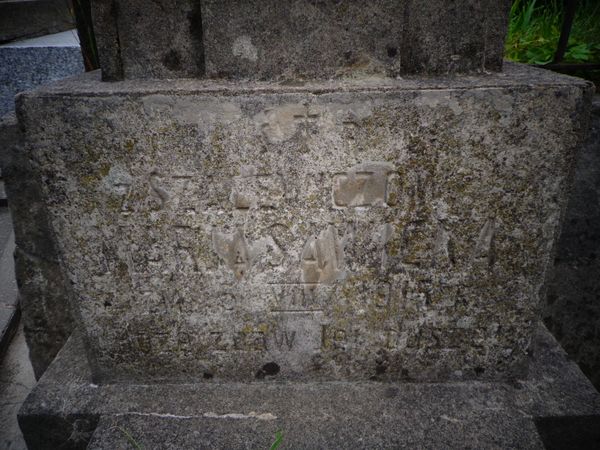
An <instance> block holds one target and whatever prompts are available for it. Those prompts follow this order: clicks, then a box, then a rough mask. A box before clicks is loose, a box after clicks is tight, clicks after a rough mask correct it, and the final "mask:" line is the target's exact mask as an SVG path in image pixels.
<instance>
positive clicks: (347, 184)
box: [333, 162, 394, 208]
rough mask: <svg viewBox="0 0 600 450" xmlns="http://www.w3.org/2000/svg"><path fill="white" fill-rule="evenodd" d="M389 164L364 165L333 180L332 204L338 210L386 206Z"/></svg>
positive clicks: (390, 169)
mask: <svg viewBox="0 0 600 450" xmlns="http://www.w3.org/2000/svg"><path fill="white" fill-rule="evenodd" d="M393 169H394V167H393V165H392V164H389V163H380V162H375V163H365V164H360V165H358V166H355V167H353V168H352V169H350V170H349V171H348V172H346V173H340V174H336V175H335V176H334V178H333V203H334V205H335V206H337V207H339V208H348V207H361V206H362V207H365V206H376V205H384V204H386V202H387V200H388V198H387V186H388V176H389V175H390V174H391V172H392V171H393Z"/></svg>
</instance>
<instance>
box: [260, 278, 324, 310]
mask: <svg viewBox="0 0 600 450" xmlns="http://www.w3.org/2000/svg"><path fill="white" fill-rule="evenodd" d="M334 290H335V288H334V286H327V285H318V284H314V283H298V284H294V283H291V284H272V285H271V292H272V294H273V296H272V298H273V300H274V304H273V305H272V306H271V311H272V312H309V311H310V312H317V311H321V310H322V309H323V307H324V306H325V305H327V304H328V303H329V302H331V300H332V298H333V293H334Z"/></svg>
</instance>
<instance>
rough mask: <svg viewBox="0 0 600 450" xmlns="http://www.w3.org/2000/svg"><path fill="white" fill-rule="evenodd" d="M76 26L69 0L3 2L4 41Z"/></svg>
mask: <svg viewBox="0 0 600 450" xmlns="http://www.w3.org/2000/svg"><path fill="white" fill-rule="evenodd" d="M74 27H75V20H74V19H73V16H72V15H71V13H70V1H69V0H2V1H1V2H0V43H2V42H8V41H12V40H15V39H23V38H30V37H34V36H42V35H44V34H50V33H58V32H59V31H63V30H69V29H71V28H74ZM0 66H2V63H0ZM0 84H1V83H0Z"/></svg>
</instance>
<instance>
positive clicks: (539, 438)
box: [19, 326, 600, 450]
mask: <svg viewBox="0 0 600 450" xmlns="http://www.w3.org/2000/svg"><path fill="white" fill-rule="evenodd" d="M529 367H530V369H529V375H528V376H527V377H526V378H525V379H523V380H518V381H516V382H514V383H490V382H478V381H472V382H453V383H381V382H356V383H346V382H330V383H289V382H288V383H275V382H270V381H263V382H253V383H216V382H212V381H209V380H207V381H206V382H205V383H197V384H180V385H166V384H163V385H134V384H118V385H101V386H98V385H95V384H93V383H92V382H91V371H90V368H89V367H88V364H87V361H86V358H85V356H84V350H83V345H82V342H81V340H80V339H79V338H78V337H73V338H71V340H70V341H69V342H68V344H67V345H66V346H65V348H64V349H63V350H62V351H61V353H59V355H58V357H57V358H56V360H55V361H54V362H53V364H52V365H51V366H50V368H49V369H48V371H47V372H46V374H45V375H44V376H43V378H42V379H41V380H40V382H39V383H38V385H37V387H36V388H35V389H34V390H33V391H32V393H31V394H30V396H29V397H28V399H27V400H26V401H25V403H24V405H23V407H22V409H21V411H20V413H19V424H20V426H21V430H22V431H23V435H24V437H25V440H26V441H27V445H28V447H29V449H30V450H33V449H49V448H86V446H87V445H88V444H89V447H87V448H92V449H113V448H126V447H127V445H128V444H129V445H133V446H134V447H135V446H136V445H138V446H141V447H142V448H230V449H231V448H268V447H269V445H270V444H271V443H272V442H273V441H274V440H275V435H276V432H277V431H278V430H281V431H282V432H283V435H284V437H283V443H284V447H285V448H313V449H314V448H400V447H407V448H459V447H460V448H540V449H542V448H544V446H545V445H546V446H550V447H548V448H554V447H555V446H556V445H558V444H560V445H562V446H563V447H562V448H574V445H575V446H576V445H580V446H582V445H583V446H586V447H577V448H592V447H593V444H594V443H597V442H596V441H595V440H594V439H597V437H598V436H594V435H593V433H594V429H596V430H597V429H598V426H597V425H598V423H599V422H600V395H599V394H598V392H597V391H596V390H595V389H594V388H593V386H592V385H591V384H590V382H589V381H588V380H587V379H586V378H585V377H584V376H583V374H582V373H581V371H580V370H579V368H578V367H577V366H576V365H575V364H574V363H573V362H571V361H569V360H568V359H567V357H566V354H565V353H564V351H563V350H562V349H561V348H560V347H559V346H558V344H557V343H556V341H555V340H554V338H553V337H552V336H551V335H550V334H549V333H548V331H547V330H546V329H545V328H543V327H542V326H540V327H539V329H538V331H537V332H536V336H535V340H534V342H533V344H532V346H531V352H530V366H529ZM578 427H581V429H578ZM557 429H562V430H563V431H562V432H561V439H562V441H561V440H557V438H556V437H555V436H554V434H555V433H554V434H553V430H557ZM573 429H576V432H574V433H570V434H569V431H572V430H573ZM565 439H566V440H565ZM570 439H574V440H572V441H571V440H570ZM586 439H587V440H588V441H585V440H586ZM575 440H578V441H577V442H576V441H575ZM582 440H583V441H585V442H583V441H582ZM553 446H554V447H553Z"/></svg>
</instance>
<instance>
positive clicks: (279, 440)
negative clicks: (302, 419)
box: [270, 430, 283, 450]
mask: <svg viewBox="0 0 600 450" xmlns="http://www.w3.org/2000/svg"><path fill="white" fill-rule="evenodd" d="M282 442H283V431H281V430H279V431H278V432H277V433H275V442H273V444H271V448H270V450H277V449H278V448H279V446H280V445H281V443H282Z"/></svg>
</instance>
